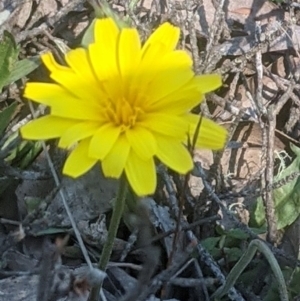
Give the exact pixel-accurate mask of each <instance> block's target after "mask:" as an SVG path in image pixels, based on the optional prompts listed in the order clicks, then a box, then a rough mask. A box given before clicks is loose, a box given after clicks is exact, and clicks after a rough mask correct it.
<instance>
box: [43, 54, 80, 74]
mask: <svg viewBox="0 0 300 301" xmlns="http://www.w3.org/2000/svg"><path fill="white" fill-rule="evenodd" d="M41 59H42V61H43V63H44V64H45V66H46V67H47V69H48V70H49V71H50V72H54V71H63V72H66V73H67V72H69V73H70V74H72V73H74V72H73V71H72V70H71V69H70V68H69V67H66V66H63V65H60V64H58V63H57V62H56V60H55V59H54V56H53V54H52V53H51V52H46V53H45V54H42V55H41Z"/></svg>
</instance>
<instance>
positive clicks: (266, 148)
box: [255, 21, 277, 243]
mask: <svg viewBox="0 0 300 301" xmlns="http://www.w3.org/2000/svg"><path fill="white" fill-rule="evenodd" d="M255 29H256V35H255V37H256V42H257V43H260V35H261V27H260V22H259V21H257V22H256V23H255ZM255 63H256V72H257V87H256V99H255V100H256V102H255V104H256V106H257V108H258V111H259V125H260V127H261V130H262V156H261V167H262V170H263V171H264V172H263V174H262V177H261V189H262V190H263V195H262V199H263V202H264V205H265V212H266V221H267V228H268V233H267V240H268V241H269V242H271V243H276V239H277V226H276V224H277V222H276V216H275V205H274V201H273V190H272V189H271V187H272V183H273V176H274V175H273V169H274V139H275V127H276V120H275V119H274V117H273V116H272V110H270V111H267V109H266V108H265V106H264V99H263V96H262V90H263V64H262V54H261V50H260V49H259V50H258V51H257V52H256V55H255ZM263 118H266V119H267V124H266V123H264V121H263Z"/></svg>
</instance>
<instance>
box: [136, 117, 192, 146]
mask: <svg viewBox="0 0 300 301" xmlns="http://www.w3.org/2000/svg"><path fill="white" fill-rule="evenodd" d="M140 124H141V125H142V126H143V127H146V128H147V129H148V130H151V131H153V132H157V133H160V134H164V135H166V136H171V137H174V138H178V139H180V141H183V140H184V139H185V138H186V137H187V134H188V130H189V123H188V121H187V120H186V119H185V118H180V117H177V116H174V115H170V114H161V113H149V114H147V115H146V116H145V119H144V120H143V121H142V122H140Z"/></svg>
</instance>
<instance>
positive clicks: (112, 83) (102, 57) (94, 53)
mask: <svg viewBox="0 0 300 301" xmlns="http://www.w3.org/2000/svg"><path fill="white" fill-rule="evenodd" d="M118 39H119V28H118V26H117V25H116V23H115V22H114V20H113V19H111V18H107V19H99V20H97V21H96V24H95V43H94V44H91V45H89V48H88V51H89V57H90V61H91V65H92V67H93V69H94V73H95V75H96V77H97V78H98V81H99V83H100V85H101V87H102V89H103V90H104V91H105V92H106V94H107V96H109V97H110V98H111V99H116V98H119V95H120V91H119V90H120V89H119V85H120V82H121V80H120V73H119V70H118V66H117V43H118Z"/></svg>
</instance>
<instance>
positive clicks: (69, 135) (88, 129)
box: [58, 122, 99, 148]
mask: <svg viewBox="0 0 300 301" xmlns="http://www.w3.org/2000/svg"><path fill="white" fill-rule="evenodd" d="M98 128H99V123H97V122H96V123H93V122H80V123H77V124H76V125H73V126H72V127H70V128H69V129H68V130H66V131H65V132H64V133H63V135H62V136H61V138H60V140H59V143H58V146H59V147H61V148H69V147H70V146H72V145H73V144H74V143H76V142H78V141H80V140H82V139H85V138H88V137H91V136H92V135H93V134H94V133H95V132H96V131H97V129H98Z"/></svg>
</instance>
